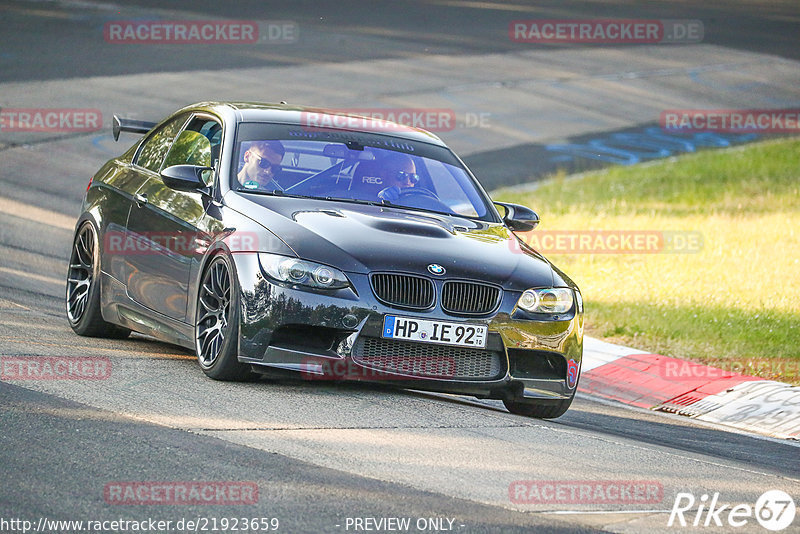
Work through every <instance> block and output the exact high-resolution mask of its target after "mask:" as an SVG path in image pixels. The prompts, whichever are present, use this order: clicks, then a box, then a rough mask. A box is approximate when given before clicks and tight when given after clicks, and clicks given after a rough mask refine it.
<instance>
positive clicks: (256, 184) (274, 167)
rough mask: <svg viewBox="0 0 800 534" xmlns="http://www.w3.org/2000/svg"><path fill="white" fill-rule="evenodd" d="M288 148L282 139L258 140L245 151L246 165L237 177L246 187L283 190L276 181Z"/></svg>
mask: <svg viewBox="0 0 800 534" xmlns="http://www.w3.org/2000/svg"><path fill="white" fill-rule="evenodd" d="M285 153H286V149H285V148H283V143H281V142H280V141H256V142H254V143H253V144H251V145H250V148H248V149H247V150H246V151H245V153H244V165H243V166H242V170H240V171H239V174H238V175H237V178H238V179H239V183H240V184H242V187H244V188H245V189H262V190H268V191H274V190H276V189H277V190H279V191H283V187H281V185H280V184H279V183H278V182H276V181H275V177H276V176H277V175H278V174H279V173H280V172H281V162H282V161H283V155H284V154H285Z"/></svg>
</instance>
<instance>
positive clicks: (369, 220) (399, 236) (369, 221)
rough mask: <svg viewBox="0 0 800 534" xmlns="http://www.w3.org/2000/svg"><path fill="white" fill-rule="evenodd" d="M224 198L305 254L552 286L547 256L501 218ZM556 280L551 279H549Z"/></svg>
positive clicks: (361, 267)
mask: <svg viewBox="0 0 800 534" xmlns="http://www.w3.org/2000/svg"><path fill="white" fill-rule="evenodd" d="M225 202H226V204H227V205H228V206H229V207H231V208H233V209H234V210H236V211H238V212H240V213H242V214H243V215H245V216H247V217H249V218H251V219H252V220H254V221H256V222H258V223H259V224H261V225H262V226H264V227H266V228H268V229H269V230H270V231H271V232H273V233H275V234H276V235H278V236H279V237H280V238H281V239H283V240H284V241H285V242H286V243H287V244H288V245H289V246H290V247H291V248H292V249H293V250H294V251H295V253H296V254H297V255H298V256H299V257H301V258H303V259H307V260H311V261H316V262H320V263H324V264H327V265H331V266H335V267H338V268H339V269H342V270H343V271H349V272H357V273H362V274H366V273H369V272H375V271H405V272H411V273H424V274H429V272H428V270H427V269H428V265H430V264H433V263H436V264H439V265H441V266H443V267H444V268H445V269H446V270H447V272H446V274H445V275H444V277H445V278H465V279H473V280H484V281H492V282H496V283H500V284H502V285H504V286H505V287H506V289H519V290H524V289H526V288H529V287H533V286H539V287H549V286H552V285H553V282H554V276H555V277H556V278H559V277H558V275H557V274H556V273H555V272H554V270H553V268H552V267H551V265H550V263H549V262H548V261H547V260H545V259H544V258H543V257H542V256H541V255H539V254H538V253H536V252H535V251H534V250H532V249H530V248H529V247H527V246H526V245H525V244H524V243H523V242H522V241H520V240H519V239H517V238H516V236H514V234H513V233H512V232H511V231H510V230H508V229H507V228H506V227H505V226H503V225H502V224H497V223H494V224H492V223H485V222H481V221H475V220H471V219H466V218H461V217H450V216H447V215H438V214H435V213H426V212H421V211H413V210H406V209H401V208H394V207H386V206H373V205H366V204H356V203H349V202H338V201H327V200H310V199H299V198H291V197H280V196H271V195H258V194H253V193H241V192H231V193H229V194H228V195H226V196H225ZM557 285H558V284H557Z"/></svg>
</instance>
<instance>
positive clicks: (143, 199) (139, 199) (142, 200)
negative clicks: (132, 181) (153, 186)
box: [133, 193, 147, 208]
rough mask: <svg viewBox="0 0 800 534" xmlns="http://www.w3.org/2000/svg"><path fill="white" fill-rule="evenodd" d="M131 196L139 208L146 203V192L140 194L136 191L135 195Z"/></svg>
mask: <svg viewBox="0 0 800 534" xmlns="http://www.w3.org/2000/svg"><path fill="white" fill-rule="evenodd" d="M133 198H134V200H136V204H137V205H138V206H139V207H140V208H141V207H142V206H144V205H145V204H147V194H146V193H144V194H141V195H140V194H139V193H136V194H135V195H133Z"/></svg>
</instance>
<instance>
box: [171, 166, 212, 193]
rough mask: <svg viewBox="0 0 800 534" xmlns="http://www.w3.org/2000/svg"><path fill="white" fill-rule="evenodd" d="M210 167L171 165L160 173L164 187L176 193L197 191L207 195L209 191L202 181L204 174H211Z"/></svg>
mask: <svg viewBox="0 0 800 534" xmlns="http://www.w3.org/2000/svg"><path fill="white" fill-rule="evenodd" d="M213 170H214V169H212V168H211V167H203V166H201V165H173V166H172V167H167V168H166V169H164V170H163V171H161V179H162V180H163V181H164V185H166V186H167V187H169V188H170V189H175V190H176V191H190V192H192V191H199V192H201V193H206V194H209V192H210V190H209V188H208V186H207V185H206V182H205V180H203V173H204V172H213Z"/></svg>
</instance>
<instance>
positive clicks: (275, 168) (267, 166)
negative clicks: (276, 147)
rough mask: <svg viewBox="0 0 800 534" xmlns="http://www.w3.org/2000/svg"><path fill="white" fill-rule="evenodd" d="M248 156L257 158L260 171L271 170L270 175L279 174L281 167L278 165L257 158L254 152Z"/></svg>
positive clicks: (262, 158)
mask: <svg viewBox="0 0 800 534" xmlns="http://www.w3.org/2000/svg"><path fill="white" fill-rule="evenodd" d="M250 154H251V155H253V156H255V157H257V158H258V166H259V167H261V168H262V169H264V170H268V169H272V174H278V173H279V172H281V169H282V167H281V165H280V164H279V163H272V162H271V161H269V160H268V159H267V158H265V157H263V156H259V155H258V154H256V153H255V152H250Z"/></svg>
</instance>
